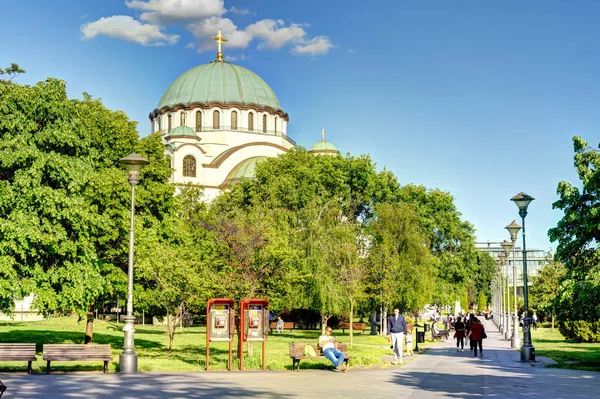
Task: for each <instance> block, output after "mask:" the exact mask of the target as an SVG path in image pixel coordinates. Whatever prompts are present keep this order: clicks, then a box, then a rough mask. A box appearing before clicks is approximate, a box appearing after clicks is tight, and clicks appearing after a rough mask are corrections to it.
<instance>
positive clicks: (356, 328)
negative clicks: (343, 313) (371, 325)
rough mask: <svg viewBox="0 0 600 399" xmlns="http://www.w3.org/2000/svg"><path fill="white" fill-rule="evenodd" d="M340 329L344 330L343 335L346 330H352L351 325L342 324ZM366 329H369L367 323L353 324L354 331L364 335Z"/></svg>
mask: <svg viewBox="0 0 600 399" xmlns="http://www.w3.org/2000/svg"><path fill="white" fill-rule="evenodd" d="M340 328H341V329H342V334H343V333H344V331H345V330H349V329H350V323H346V322H341V323H340ZM366 329H367V323H352V330H353V331H360V332H361V333H362V332H363V331H365V330H366Z"/></svg>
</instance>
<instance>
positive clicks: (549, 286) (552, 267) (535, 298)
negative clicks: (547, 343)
mask: <svg viewBox="0 0 600 399" xmlns="http://www.w3.org/2000/svg"><path fill="white" fill-rule="evenodd" d="M565 274H566V269H565V267H564V265H563V264H562V263H560V262H554V261H552V262H550V263H548V264H546V265H545V266H544V267H543V268H542V270H540V272H539V274H538V275H537V276H534V277H532V278H531V288H530V289H529V295H530V296H531V302H532V303H531V307H532V308H537V309H539V310H541V311H542V312H544V313H545V314H547V315H550V316H551V317H552V331H554V318H555V316H556V293H557V292H558V291H559V288H560V284H561V282H562V280H563V279H564V277H565Z"/></svg>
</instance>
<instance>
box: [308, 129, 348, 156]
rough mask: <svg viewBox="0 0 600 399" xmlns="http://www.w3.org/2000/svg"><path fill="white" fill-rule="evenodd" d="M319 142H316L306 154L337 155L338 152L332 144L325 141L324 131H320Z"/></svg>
mask: <svg viewBox="0 0 600 399" xmlns="http://www.w3.org/2000/svg"><path fill="white" fill-rule="evenodd" d="M321 134H322V138H321V141H317V142H316V143H315V145H313V146H312V148H311V149H310V150H309V151H308V152H312V153H316V154H339V153H340V152H339V151H338V149H337V148H336V146H335V145H333V143H331V142H329V141H327V140H325V130H322V131H321Z"/></svg>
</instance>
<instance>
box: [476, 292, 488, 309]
mask: <svg viewBox="0 0 600 399" xmlns="http://www.w3.org/2000/svg"><path fill="white" fill-rule="evenodd" d="M487 304H488V301H487V296H486V295H485V294H484V293H483V291H479V294H478V295H477V309H479V311H480V312H483V311H485V309H486V307H487Z"/></svg>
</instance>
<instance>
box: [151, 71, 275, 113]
mask: <svg viewBox="0 0 600 399" xmlns="http://www.w3.org/2000/svg"><path fill="white" fill-rule="evenodd" d="M195 102H200V103H204V104H208V103H211V102H219V103H223V104H232V103H238V104H241V105H257V106H261V107H271V108H273V109H274V110H281V106H280V105H279V100H277V96H276V95H275V93H274V92H273V90H272V89H271V87H269V85H268V84H267V83H266V82H265V81H264V80H263V79H261V78H260V76H258V75H257V74H255V73H254V72H252V71H251V70H249V69H246V68H244V67H241V66H239V65H235V64H231V63H229V62H225V61H222V60H221V61H219V60H217V61H213V62H209V63H208V64H203V65H199V66H197V67H194V68H192V69H190V70H188V71H186V72H184V73H183V74H181V75H180V76H179V77H178V78H177V79H175V81H174V82H173V83H171V85H170V86H169V87H168V88H167V90H166V91H165V93H164V94H163V96H162V98H161V99H160V102H159V103H158V109H161V108H163V107H173V106H175V105H177V104H182V105H188V104H191V103H195Z"/></svg>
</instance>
